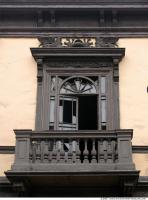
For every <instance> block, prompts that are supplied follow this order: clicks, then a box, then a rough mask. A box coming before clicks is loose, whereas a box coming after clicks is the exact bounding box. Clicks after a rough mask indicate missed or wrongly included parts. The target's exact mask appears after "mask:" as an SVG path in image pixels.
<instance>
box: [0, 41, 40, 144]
mask: <svg viewBox="0 0 148 200" xmlns="http://www.w3.org/2000/svg"><path fill="white" fill-rule="evenodd" d="M37 46H38V40H37V39H14V38H13V39H0V49H1V53H0V84H1V87H0V145H14V144H15V135H14V132H13V129H28V128H31V129H34V124H35V107H36V85H37V84H36V73H37V67H36V62H35V61H34V59H33V57H32V56H31V52H30V47H37Z"/></svg>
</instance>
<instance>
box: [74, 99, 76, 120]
mask: <svg viewBox="0 0 148 200" xmlns="http://www.w3.org/2000/svg"><path fill="white" fill-rule="evenodd" d="M73 116H76V101H73Z"/></svg>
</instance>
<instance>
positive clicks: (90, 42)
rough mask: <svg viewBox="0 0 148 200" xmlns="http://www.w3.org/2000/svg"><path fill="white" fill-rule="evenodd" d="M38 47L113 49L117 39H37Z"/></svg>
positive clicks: (45, 37) (46, 37)
mask: <svg viewBox="0 0 148 200" xmlns="http://www.w3.org/2000/svg"><path fill="white" fill-rule="evenodd" d="M38 39H39V41H40V43H41V44H40V45H39V47H74V48H84V47H89V48H95V47H97V48H115V47H118V45H117V41H118V38H117V37H98V38H95V37H91V38H90V37H61V38H60V37H56V38H55V37H48V36H44V37H39V38H38Z"/></svg>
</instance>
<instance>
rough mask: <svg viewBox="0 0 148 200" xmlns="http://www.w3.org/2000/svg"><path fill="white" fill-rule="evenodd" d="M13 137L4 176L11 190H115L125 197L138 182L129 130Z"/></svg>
mask: <svg viewBox="0 0 148 200" xmlns="http://www.w3.org/2000/svg"><path fill="white" fill-rule="evenodd" d="M15 134H16V149H15V161H14V164H13V165H12V168H11V170H9V171H7V172H6V175H7V177H8V179H9V180H10V181H11V182H12V183H13V185H14V188H17V187H19V188H21V189H22V190H23V188H28V189H29V187H35V188H39V187H71V186H79V187H89V186H94V187H100V186H101V187H113V186H114V187H117V186H118V187H119V188H120V190H121V191H123V190H124V194H125V192H126V191H127V192H126V193H127V194H128V195H129V194H131V193H132V190H133V189H134V186H135V184H136V182H137V180H138V174H139V172H138V171H136V170H135V166H134V163H133V161H132V145H131V139H132V130H108V131H32V130H15ZM28 183H29V184H28Z"/></svg>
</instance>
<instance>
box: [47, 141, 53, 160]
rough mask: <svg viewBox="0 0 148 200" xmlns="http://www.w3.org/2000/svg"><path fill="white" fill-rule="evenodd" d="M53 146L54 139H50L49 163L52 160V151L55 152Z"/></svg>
mask: <svg viewBox="0 0 148 200" xmlns="http://www.w3.org/2000/svg"><path fill="white" fill-rule="evenodd" d="M53 148H54V141H52V140H49V143H48V152H49V154H48V161H49V163H51V162H52V152H53Z"/></svg>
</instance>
